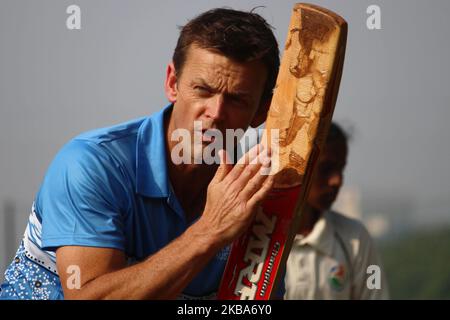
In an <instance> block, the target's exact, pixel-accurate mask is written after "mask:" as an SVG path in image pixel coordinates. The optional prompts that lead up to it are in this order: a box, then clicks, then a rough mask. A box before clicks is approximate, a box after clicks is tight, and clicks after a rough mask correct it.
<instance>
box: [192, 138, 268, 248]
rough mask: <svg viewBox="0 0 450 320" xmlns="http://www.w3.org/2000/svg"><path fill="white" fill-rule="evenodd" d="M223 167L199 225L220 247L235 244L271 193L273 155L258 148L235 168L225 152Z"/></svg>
mask: <svg viewBox="0 0 450 320" xmlns="http://www.w3.org/2000/svg"><path fill="white" fill-rule="evenodd" d="M219 156H220V162H221V163H220V167H219V168H218V170H217V172H216V175H215V176H214V178H213V180H212V181H211V183H210V184H209V186H208V193H207V199H206V205H205V210H204V212H203V215H202V216H201V218H200V219H199V221H198V222H197V224H196V225H197V226H198V227H201V228H204V232H207V233H208V235H209V236H210V237H211V239H213V242H214V243H216V244H217V246H218V248H221V247H223V246H225V245H227V244H229V243H231V242H232V241H233V240H234V239H235V238H237V237H238V236H239V235H241V234H242V233H243V232H244V231H245V230H246V229H247V228H248V226H249V225H250V223H251V221H252V219H253V217H254V215H255V212H256V208H257V205H258V204H259V203H260V202H261V201H262V200H263V199H264V197H265V196H266V195H267V194H268V192H269V191H270V189H271V188H272V185H273V177H272V176H268V175H267V174H265V173H266V172H267V171H268V169H269V168H270V163H271V162H270V156H269V155H268V154H267V152H266V151H264V150H263V146H262V145H256V146H255V147H253V148H252V149H251V150H250V151H249V152H248V153H246V154H245V156H243V157H242V158H241V159H240V160H239V161H238V163H237V164H236V165H235V166H234V167H232V166H231V165H229V164H227V163H228V161H227V160H228V159H227V155H226V152H225V151H224V150H221V151H220V152H219Z"/></svg>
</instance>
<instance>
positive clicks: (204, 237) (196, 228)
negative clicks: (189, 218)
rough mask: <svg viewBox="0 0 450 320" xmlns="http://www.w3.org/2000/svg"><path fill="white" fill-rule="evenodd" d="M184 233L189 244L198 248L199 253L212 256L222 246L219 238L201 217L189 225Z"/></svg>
mask: <svg viewBox="0 0 450 320" xmlns="http://www.w3.org/2000/svg"><path fill="white" fill-rule="evenodd" d="M184 235H185V236H186V240H187V241H188V242H189V245H195V246H196V247H197V248H198V252H199V254H200V255H203V256H204V255H207V256H211V257H212V256H213V255H214V254H216V253H217V252H218V251H219V250H220V249H221V248H222V245H221V241H220V238H219V237H217V236H216V235H215V234H214V233H213V232H212V231H211V228H210V227H208V226H207V225H205V224H204V223H203V221H202V220H201V219H199V220H198V221H197V222H195V223H194V224H193V225H192V226H190V227H189V228H188V229H187V230H186V232H185V234H184Z"/></svg>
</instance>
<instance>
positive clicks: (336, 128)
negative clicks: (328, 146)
mask: <svg viewBox="0 0 450 320" xmlns="http://www.w3.org/2000/svg"><path fill="white" fill-rule="evenodd" d="M348 139H349V136H348V134H347V133H346V132H345V131H344V129H342V127H341V126H340V125H338V124H337V123H336V122H331V125H330V129H329V130H328V136H327V139H326V143H335V142H343V143H344V144H345V145H347V144H348Z"/></svg>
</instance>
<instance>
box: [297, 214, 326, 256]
mask: <svg viewBox="0 0 450 320" xmlns="http://www.w3.org/2000/svg"><path fill="white" fill-rule="evenodd" d="M331 215H332V213H331V212H330V211H325V212H324V213H323V214H322V216H321V217H320V218H319V220H318V221H317V222H316V224H315V225H314V227H313V230H312V231H311V232H310V233H309V234H308V235H307V236H306V237H304V236H302V235H296V236H295V240H294V242H295V244H297V245H300V246H304V245H310V246H311V247H313V248H315V249H317V250H319V251H321V252H323V253H324V254H326V255H328V256H331V255H332V253H333V245H334V227H333V222H332V217H331Z"/></svg>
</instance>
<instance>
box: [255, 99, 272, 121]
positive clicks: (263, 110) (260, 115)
mask: <svg viewBox="0 0 450 320" xmlns="http://www.w3.org/2000/svg"><path fill="white" fill-rule="evenodd" d="M271 101H272V100H271V99H268V100H267V101H265V102H263V103H262V104H261V105H260V106H259V108H258V111H256V114H255V116H254V117H253V120H252V122H251V123H250V126H251V127H252V128H258V127H259V126H260V125H262V124H263V123H264V122H265V121H266V118H267V112H268V111H269V107H270V102H271Z"/></svg>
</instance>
